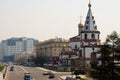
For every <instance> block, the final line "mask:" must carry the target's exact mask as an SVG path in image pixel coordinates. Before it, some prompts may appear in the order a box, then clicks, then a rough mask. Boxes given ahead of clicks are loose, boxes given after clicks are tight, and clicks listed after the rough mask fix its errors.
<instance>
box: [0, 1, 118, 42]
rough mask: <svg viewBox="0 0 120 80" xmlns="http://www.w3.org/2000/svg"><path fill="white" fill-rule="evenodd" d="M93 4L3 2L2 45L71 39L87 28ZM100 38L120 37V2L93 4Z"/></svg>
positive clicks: (0, 16)
mask: <svg viewBox="0 0 120 80" xmlns="http://www.w3.org/2000/svg"><path fill="white" fill-rule="evenodd" d="M88 2H89V0H0V41H2V40H5V39H8V38H11V37H29V38H35V39H38V40H39V41H44V40H48V39H51V38H55V37H58V38H59V37H60V38H64V39H69V38H71V37H73V36H76V35H77V34H78V24H79V22H80V16H82V22H83V24H84V22H85V18H86V16H87V12H88ZM91 4H92V8H91V9H92V14H93V16H94V17H95V21H96V25H97V26H98V30H99V31H100V32H101V34H100V38H101V41H102V42H104V40H105V38H106V36H107V35H108V34H110V33H112V31H116V32H118V33H119V34H120V9H119V8H120V0H91Z"/></svg>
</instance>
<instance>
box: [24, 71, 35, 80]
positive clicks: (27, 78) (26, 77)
mask: <svg viewBox="0 0 120 80" xmlns="http://www.w3.org/2000/svg"><path fill="white" fill-rule="evenodd" d="M24 80H33V79H32V77H31V74H30V73H25V74H24Z"/></svg>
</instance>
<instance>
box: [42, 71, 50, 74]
mask: <svg viewBox="0 0 120 80" xmlns="http://www.w3.org/2000/svg"><path fill="white" fill-rule="evenodd" d="M50 74H52V72H51V71H45V72H43V75H50Z"/></svg>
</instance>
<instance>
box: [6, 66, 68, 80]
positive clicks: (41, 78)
mask: <svg viewBox="0 0 120 80" xmlns="http://www.w3.org/2000/svg"><path fill="white" fill-rule="evenodd" d="M44 71H45V69H42V68H39V67H26V66H19V65H14V70H13V71H10V66H9V67H8V70H7V75H6V78H5V80H24V73H25V72H29V73H31V75H32V78H33V80H60V79H59V78H60V76H63V75H70V73H65V72H64V73H62V72H53V73H54V74H55V78H52V79H49V78H48V75H43V72H44Z"/></svg>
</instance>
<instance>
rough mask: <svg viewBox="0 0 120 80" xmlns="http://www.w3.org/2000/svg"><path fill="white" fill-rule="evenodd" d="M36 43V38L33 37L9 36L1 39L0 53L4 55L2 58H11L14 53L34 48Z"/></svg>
mask: <svg viewBox="0 0 120 80" xmlns="http://www.w3.org/2000/svg"><path fill="white" fill-rule="evenodd" d="M37 43H38V40H35V39H33V38H26V37H22V38H10V39H7V40H3V41H2V42H1V45H2V53H3V56H4V60H7V61H9V60H11V59H13V57H14V55H15V54H17V53H20V52H23V51H31V52H32V51H33V50H35V45H36V44H37Z"/></svg>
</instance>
